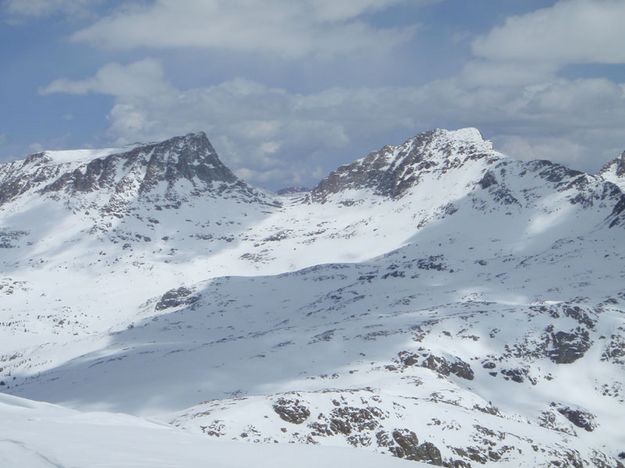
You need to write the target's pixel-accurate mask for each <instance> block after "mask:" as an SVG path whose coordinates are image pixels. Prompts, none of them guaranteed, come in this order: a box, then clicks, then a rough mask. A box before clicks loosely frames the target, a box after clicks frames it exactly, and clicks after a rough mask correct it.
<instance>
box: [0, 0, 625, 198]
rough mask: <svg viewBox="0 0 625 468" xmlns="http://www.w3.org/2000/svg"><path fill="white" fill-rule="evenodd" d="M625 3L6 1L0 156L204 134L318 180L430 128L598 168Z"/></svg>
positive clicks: (249, 158) (230, 155)
mask: <svg viewBox="0 0 625 468" xmlns="http://www.w3.org/2000/svg"><path fill="white" fill-rule="evenodd" d="M623 24H625V0H559V1H556V0H470V1H469V0H298V1H293V0H130V1H111V0H109V1H107V0H0V108H1V111H0V161H7V160H12V159H19V158H23V157H24V156H25V155H28V154H30V153H33V152H38V151H41V150H44V149H67V148H87V147H111V146H116V145H126V144H129V143H134V142H148V141H157V140H163V139H167V138H169V137H172V136H175V135H182V134H186V133H189V132H195V131H205V132H206V133H207V135H208V136H209V139H210V140H211V142H212V143H213V146H215V148H216V150H217V152H218V153H219V155H220V157H221V159H222V160H223V161H224V162H225V163H226V164H227V165H228V166H230V167H231V168H232V169H233V170H234V171H235V172H236V174H237V175H239V176H240V177H242V178H244V179H246V180H247V181H249V182H251V183H253V184H255V185H259V186H263V187H267V188H270V189H276V188H280V187H285V186H292V185H299V186H312V185H314V184H315V183H316V182H317V181H318V180H319V179H321V178H322V177H323V176H324V175H325V174H327V173H328V172H329V171H331V170H332V169H334V168H336V167H337V166H338V165H340V164H344V163H348V162H350V161H352V160H354V159H356V158H359V157H362V156H364V155H366V154H367V153H368V152H370V151H373V150H376V149H378V148H380V147H382V146H384V145H387V144H399V143H401V142H403V141H404V140H406V139H407V138H409V137H411V136H414V135H416V134H418V133H420V132H422V131H426V130H429V129H433V128H449V129H455V128H461V127H477V128H478V129H479V130H480V131H481V132H482V134H483V135H484V136H485V137H486V138H488V139H490V140H492V141H493V142H494V144H495V148H496V149H498V150H499V151H502V152H504V153H506V154H509V155H510V156H512V157H515V158H519V159H527V160H529V159H551V160H554V161H557V162H560V163H563V164H566V165H568V166H570V167H573V168H576V169H581V170H585V171H588V172H595V171H597V170H598V169H599V168H600V167H601V166H602V165H603V164H605V163H606V162H607V161H608V160H611V159H614V158H616V157H617V156H618V155H619V154H620V153H621V152H622V151H623V150H625V28H624V27H623Z"/></svg>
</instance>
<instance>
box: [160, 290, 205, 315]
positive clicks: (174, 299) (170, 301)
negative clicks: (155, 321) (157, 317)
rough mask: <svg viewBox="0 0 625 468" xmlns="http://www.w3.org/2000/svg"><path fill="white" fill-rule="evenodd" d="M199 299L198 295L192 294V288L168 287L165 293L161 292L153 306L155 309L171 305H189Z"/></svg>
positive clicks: (170, 306) (166, 307)
mask: <svg viewBox="0 0 625 468" xmlns="http://www.w3.org/2000/svg"><path fill="white" fill-rule="evenodd" d="M199 300H200V296H199V295H197V294H194V293H193V291H192V290H190V289H188V288H185V287H180V288H177V289H170V290H169V291H167V292H166V293H165V294H163V295H162V296H161V298H160V300H159V301H158V302H157V303H156V306H155V307H154V308H155V309H156V310H165V309H170V308H172V307H179V306H183V305H191V304H194V303H195V302H197V301H199Z"/></svg>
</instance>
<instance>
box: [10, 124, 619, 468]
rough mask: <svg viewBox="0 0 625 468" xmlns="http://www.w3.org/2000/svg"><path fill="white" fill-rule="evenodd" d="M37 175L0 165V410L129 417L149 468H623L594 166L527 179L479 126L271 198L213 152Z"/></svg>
mask: <svg viewBox="0 0 625 468" xmlns="http://www.w3.org/2000/svg"><path fill="white" fill-rule="evenodd" d="M38 158H39V156H36V155H35V156H31V157H29V158H27V159H26V160H24V161H21V162H16V163H9V164H5V165H0V247H1V248H0V325H1V327H0V368H2V369H1V370H0V380H1V381H2V382H0V385H1V386H0V390H3V391H5V392H6V393H8V394H13V395H18V396H20V397H24V398H29V399H31V400H41V401H47V402H50V403H54V404H58V405H63V406H66V407H71V408H73V409H74V410H72V411H75V410H80V411H86V412H87V413H85V414H84V415H82V416H80V417H81V418H83V420H84V421H85V424H86V425H87V426H89V424H91V423H92V419H93V418H95V420H97V418H98V417H102V418H105V420H106V425H107V427H109V426H110V427H115V425H117V424H118V423H119V424H122V423H120V422H119V421H122V420H123V421H126V422H127V421H131V423H128V424H130V425H131V426H132V427H133V428H132V431H136V434H137V435H136V437H138V438H139V439H138V440H142V441H143V440H145V444H144V446H145V447H146V448H145V450H148V448H149V446H150V445H152V444H154V443H157V444H160V440H162V439H158V437H156V436H154V438H152V437H153V435H151V434H156V433H157V432H158V434H160V433H161V432H162V433H166V434H168V436H167V437H169V434H172V435H171V437H172V440H174V439H175V440H178V439H177V438H180V440H181V442H180V443H181V444H182V443H184V444H188V446H189V447H193V449H189V453H188V454H185V456H187V455H188V456H189V457H191V458H190V460H195V459H194V458H192V457H194V456H195V454H204V453H205V451H208V450H212V447H215V449H214V450H216V451H217V453H218V455H219V454H221V453H222V451H221V450H222V449H223V453H224V454H226V453H232V452H237V451H238V450H239V449H238V447H240V444H243V443H244V442H251V443H256V444H260V445H258V447H261V448H259V449H258V450H271V453H276V454H280V455H276V456H279V457H284V460H287V459H288V457H289V456H290V455H289V454H290V453H291V451H294V452H293V453H295V451H297V450H300V449H295V448H293V445H292V444H296V445H302V444H304V445H321V446H332V447H337V448H342V449H341V450H338V449H337V450H338V451H336V452H335V451H333V450H330V451H328V452H325V451H324V450H325V449H323V450H321V451H320V452H319V453H328V454H329V455H327V456H328V457H330V458H328V460H330V459H332V457H334V456H337V457H340V456H342V455H339V454H352V453H353V450H352V451H350V450H347V448H346V447H351V448H354V447H356V448H358V449H359V450H360V451H362V453H363V454H364V455H363V457H364V458H363V460H367V458H366V457H368V456H369V454H373V452H377V453H381V454H386V455H388V457H386V458H372V459H371V460H372V461H373V460H375V463H376V466H380V463H382V462H381V461H380V460H394V459H393V458H391V456H394V457H395V458H404V459H407V460H412V463H416V461H421V462H426V463H430V464H446V465H447V466H469V465H470V466H479V465H493V466H495V465H501V466H511V465H515V466H553V465H554V464H559V466H605V467H611V466H617V464H618V463H620V462H619V461H618V459H619V458H618V457H619V454H620V453H621V452H623V451H624V450H625V437H624V436H623V435H622V431H621V430H620V426H621V422H622V420H623V419H624V418H625V404H624V398H625V393H624V392H625V389H624V386H625V377H624V375H625V374H624V373H623V367H624V366H625V314H624V312H625V288H624V286H623V285H624V284H625V244H623V242H622V240H623V236H624V230H625V195H624V194H623V191H622V189H621V188H619V185H618V184H617V183H616V182H615V180H616V179H614V177H612V176H610V175H607V174H608V172H609V170H608V169H605V170H604V171H602V172H601V173H600V174H599V175H590V174H585V173H582V172H578V171H573V170H570V169H568V168H566V167H564V166H561V165H558V164H555V163H551V162H549V161H531V162H521V161H516V160H514V159H511V158H508V157H506V156H504V155H502V154H501V153H498V152H496V151H495V150H493V148H492V145H491V144H490V142H488V141H485V140H484V139H483V138H482V136H481V135H480V133H479V132H478V131H477V130H475V129H464V130H457V131H447V130H435V131H432V132H426V133H423V134H420V135H417V136H416V137H414V138H411V139H409V140H408V141H406V142H405V143H404V144H402V145H398V146H388V147H385V148H383V149H381V150H380V151H377V152H373V153H370V154H369V155H367V156H366V157H365V158H363V159H359V160H357V161H355V162H354V163H352V164H350V165H346V166H341V167H340V168H338V169H337V170H336V171H334V172H332V173H331V174H330V175H329V176H328V177H327V178H325V179H324V180H323V181H321V182H320V184H319V185H318V186H317V187H315V188H314V189H312V190H311V191H310V192H298V193H288V194H285V195H283V196H276V195H272V194H269V193H266V192H264V191H261V190H258V189H254V188H252V187H250V186H248V185H247V184H246V183H245V182H243V181H241V180H239V179H237V178H236V176H234V175H233V174H232V172H231V171H230V170H229V169H228V168H226V167H225V166H224V165H223V164H222V163H221V162H220V161H219V159H218V157H217V155H216V153H215V151H214V149H213V148H212V146H211V145H210V143H209V142H208V139H207V138H206V136H205V135H204V134H192V135H187V136H185V137H177V138H174V139H171V140H168V141H166V142H162V143H154V144H150V145H146V146H139V147H137V148H125V149H123V151H122V152H121V153H116V152H114V153H112V154H106V155H103V156H102V157H99V158H95V159H90V158H88V160H84V161H79V159H80V158H77V159H76V161H78V162H76V164H73V165H71V168H70V169H68V168H67V167H66V166H67V164H66V163H65V162H60V161H58V164H55V163H52V162H51V161H50V159H45V161H46V162H45V164H44V163H43V162H40V161H39V159H38ZM68 158H69V156H68ZM42 161H43V159H42ZM614 165H616V162H615V163H614ZM610 170H611V169H610ZM613 172H614V174H615V177H616V173H617V172H616V169H615V170H614V171H613ZM609 173H610V174H612V172H609ZM6 398H10V397H6ZM6 401H8V400H6ZM15 401H17V400H11V402H13V403H14V402H15ZM20 401H21V400H20ZM13 403H11V404H13ZM32 405H34V406H33V408H35V407H36V408H35V409H36V410H37V411H40V410H41V411H44V410H43V409H42V408H47V409H45V411H48V409H49V408H56V409H55V410H54V411H62V412H64V411H68V412H69V411H70V410H66V409H62V408H61V409H59V408H58V407H51V406H50V407H49V406H45V405H44V406H41V407H40V406H39V404H35V403H32ZM5 409H6V408H5ZM35 409H34V410H35ZM34 410H33V411H34ZM11 411H13V410H11ZM93 411H99V412H106V413H105V414H104V415H102V416H95V415H94V413H92V412H93ZM116 412H123V413H128V414H132V415H134V417H133V418H131V417H130V416H123V417H121V416H115V415H114V414H113V413H116ZM72 414H74V413H72ZM77 414H82V413H77ZM100 414H102V413H100ZM63 417H65V416H63ZM137 417H149V418H151V420H158V421H160V423H159V424H160V425H155V424H154V423H145V422H141V421H143V420H141V419H138V418H137ZM117 418H121V419H117ZM124 418H129V419H124ZM126 422H124V423H123V424H126ZM16 424H17V423H16ZM20 424H21V423H20ZM24 424H26V423H24ZM55 424H57V421H56V420H54V421H53V422H51V423H50V426H46V427H42V429H41V432H40V433H39V434H40V435H39V436H38V437H40V438H41V439H42V440H43V442H41V443H44V442H45V443H46V444H47V441H46V438H47V437H48V436H47V435H46V434H48V433H49V432H54V431H55V429H54V427H55V426H54V425H55ZM163 425H167V426H163ZM16 427H17V426H16ZM143 429H145V430H143ZM157 429H158V431H157ZM103 431H104V430H103ZM159 431H160V432H159ZM9 432H10V430H9ZM143 432H144V433H145V439H142V437H144V436H143V435H140V433H143ZM15 433H16V434H17V432H15ZM21 434H26V433H25V432H24V433H21ZM74 434H75V437H76V438H77V439H80V437H79V434H80V430H79V429H76V432H75V433H74ZM84 434H85V443H86V444H90V443H91V441H92V440H93V439H90V437H92V436H91V435H90V434H91V433H90V432H89V430H87V429H86V430H85V432H84ZM94 434H95V433H94ZM98 434H99V435H98V436H101V437H104V435H103V434H104V432H103V433H98ZM133 434H135V432H133ZM8 437H9V436H7V438H8ZM54 437H57V436H56V435H54V436H53V435H50V441H51V442H50V443H51V444H52V442H54V441H55V440H58V439H55V438H54ZM58 437H59V438H60V437H61V436H60V435H59V436H58ZM111 437H112V436H111ZM133 437H134V436H133ZM159 437H160V436H159ZM13 438H14V439H15V440H19V441H21V442H23V443H26V444H27V445H28V444H31V441H30V439H29V440H26V439H27V437H26V435H21V436H19V437H18V438H15V437H13ZM183 439H184V441H185V442H182V440H183ZM115 440H119V439H115ZM232 440H236V441H238V442H237V444H235V445H232V442H231V441H232ZM120 443H121V442H120ZM141 443H142V444H143V442H141ZM204 444H206V445H204ZM266 444H275V446H276V447H282V446H285V449H284V451H280V449H279V448H276V449H274V448H272V449H269V448H266V447H264V445H266ZM287 444H288V445H287ZM51 446H52V445H50V446H46V447H51ZM235 446H236V448H232V447H235ZM6 447H9V446H6ZM10 447H11V448H10V450H11V451H8V450H9V448H3V449H2V450H0V454H1V453H15V454H17V455H15V456H16V457H18V456H24V457H26V456H31V455H32V453H31V452H29V454H28V455H27V454H26V452H24V451H20V450H22V449H19V448H16V447H17V446H16V445H15V444H14V445H11V446H10ZM46 447H44V448H45V450H40V449H39V448H37V453H42V454H44V455H45V456H46V457H49V456H50V455H49V454H50V453H51V452H50V451H49V450H48V449H47V448H46ZM141 447H143V445H141ZM168 447H169V446H168V445H166V444H162V448H159V450H163V451H164V452H163V453H165V452H166V451H167V450H169V448H168ZM216 447H219V449H217V448H216ZM244 447H247V445H244ZM250 447H255V446H251V445H250ZM5 450H6V452H5ZM124 450H125V449H124ZM141 450H143V448H142V449H141ZM196 450H197V452H196ZM245 450H247V449H245ZM253 450H254V449H253V448H250V449H249V452H248V451H246V452H243V451H242V452H241V453H246V454H250V456H253V455H251V454H255V453H256V452H254V451H253ZM274 450H275V452H274ZM302 450H304V449H302ZM67 452H68V453H69V452H71V450H70V449H69V448H68V450H67ZM120 453H122V455H120V457H121V458H120V460H121V459H122V458H123V456H124V455H123V454H125V453H128V452H124V451H123V450H122V451H121V452H120ZM137 453H143V452H140V451H138V452H137ZM168 453H169V452H168ZM258 453H260V452H258ZM267 453H269V452H267ZM298 453H299V452H298ZM301 453H302V455H297V456H301V457H303V458H305V457H307V456H308V455H306V454H305V452H301ZM306 453H307V452H306ZM315 453H316V452H315ZM359 453H360V452H359ZM20 454H21V455H20ZM53 455H54V457H61V456H62V455H64V454H63V451H56V452H54V453H53ZM33 456H34V455H33ZM68 456H69V455H68ZM71 456H74V455H71ZM126 456H127V457H131V456H133V455H132V454H130V453H128V455H126ZM198 456H200V455H198ZM202 456H203V455H202ZM216 456H217V455H216ZM219 456H221V455H219ZM224 456H226V455H224ZM245 456H247V455H245ZM257 456H265V455H257ZM267 456H269V455H267ZM294 456H295V455H294ZM315 456H316V455H315ZM320 456H325V455H320ZM345 456H347V455H345ZM350 456H351V455H350ZM358 456H360V455H358ZM371 456H373V455H371ZM624 456H625V455H624ZM0 457H1V455H0ZM54 457H52V458H50V459H54V460H61V459H62V458H54ZM158 457H162V460H169V458H167V457H169V454H163V455H158V456H157V459H161V458H158ZM241 457H244V455H241ZM128 459H130V458H128ZM243 459H244V458H241V460H243ZM0 460H2V458H0ZM63 460H65V459H63ZM67 460H74V459H73V458H71V457H70V458H67ZM75 460H79V461H72V462H71V463H74V464H75V465H78V466H88V465H87V464H85V463H86V462H85V461H82V460H84V459H80V458H76V459H75ZM133 460H134V459H133ZM181 460H182V459H181ZM237 460H238V459H237ZM336 460H339V458H337V459H336ZM358 460H360V458H358ZM55 463H57V462H56V461H55ZM58 463H60V462H58ZM63 463H67V464H70V462H63ZM163 463H164V465H163V466H167V465H166V462H163ZM185 463H186V461H185ZM193 463H194V462H193V461H190V462H189V463H188V466H196V465H194V464H193ZM215 463H217V461H216V462H215ZM241 463H243V462H241ZM302 463H303V462H302ZM320 463H321V462H320ZM333 463H334V464H335V465H340V464H341V462H338V461H336V462H333ZM345 463H347V462H345ZM350 463H351V462H350ZM358 463H361V462H360V461H358ZM243 464H244V463H243ZM321 464H324V463H321ZM329 464H332V463H329ZM34 466H37V465H34ZM124 466H125V465H124ZM128 466H135V465H128ZM136 466H142V465H136ZM149 466H159V465H149ZM176 466H178V465H176ZM180 466H187V465H183V464H180ZM216 466H219V465H218V464H217V465H216ZM234 466H236V464H235V465H234ZM267 466H269V464H268V465H267ZM272 466H274V465H272ZM276 466H280V465H279V464H278V465H276ZM297 466H305V465H303V464H300V463H297ZM363 466H366V465H364V462H363ZM413 466H416V465H413Z"/></svg>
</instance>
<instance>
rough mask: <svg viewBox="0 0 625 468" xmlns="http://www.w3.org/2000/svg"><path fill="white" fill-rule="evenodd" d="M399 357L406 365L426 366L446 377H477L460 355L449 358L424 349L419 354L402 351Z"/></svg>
mask: <svg viewBox="0 0 625 468" xmlns="http://www.w3.org/2000/svg"><path fill="white" fill-rule="evenodd" d="M398 357H399V362H400V363H401V364H402V365H403V366H404V367H411V366H420V367H425V368H427V369H430V370H433V371H434V372H436V373H438V374H440V375H443V376H445V377H447V376H449V375H451V374H453V375H455V376H456V377H460V378H462V379H466V380H473V378H474V377H475V374H474V372H473V369H471V366H470V365H469V364H468V363H467V362H465V361H463V360H462V359H460V358H459V357H455V358H454V359H450V360H448V359H446V358H444V357H442V356H436V355H434V354H430V353H428V352H426V351H422V352H420V353H419V354H415V353H411V352H408V351H402V352H400V353H399V356H398Z"/></svg>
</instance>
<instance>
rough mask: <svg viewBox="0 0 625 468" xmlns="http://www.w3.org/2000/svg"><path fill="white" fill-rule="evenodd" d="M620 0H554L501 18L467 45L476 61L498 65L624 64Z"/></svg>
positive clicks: (624, 13)
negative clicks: (511, 63)
mask: <svg viewBox="0 0 625 468" xmlns="http://www.w3.org/2000/svg"><path fill="white" fill-rule="evenodd" d="M624 21H625V1H623V0H560V1H559V2H557V3H556V4H555V5H554V6H552V7H549V8H544V9H540V10H536V11H534V12H531V13H528V14H525V15H522V16H512V17H509V18H507V19H506V21H505V23H504V24H503V25H502V26H499V27H496V28H494V29H493V30H492V31H490V32H489V33H488V34H486V35H485V36H483V37H480V38H478V39H477V40H476V41H475V42H474V43H473V52H474V54H475V55H477V56H478V57H481V58H485V59H489V60H495V61H503V62H512V61H514V62H517V63H527V62H542V63H543V64H551V65H555V66H562V65H567V64H589V63H604V64H622V63H625V47H624V44H625V28H624V27H623V23H624Z"/></svg>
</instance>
